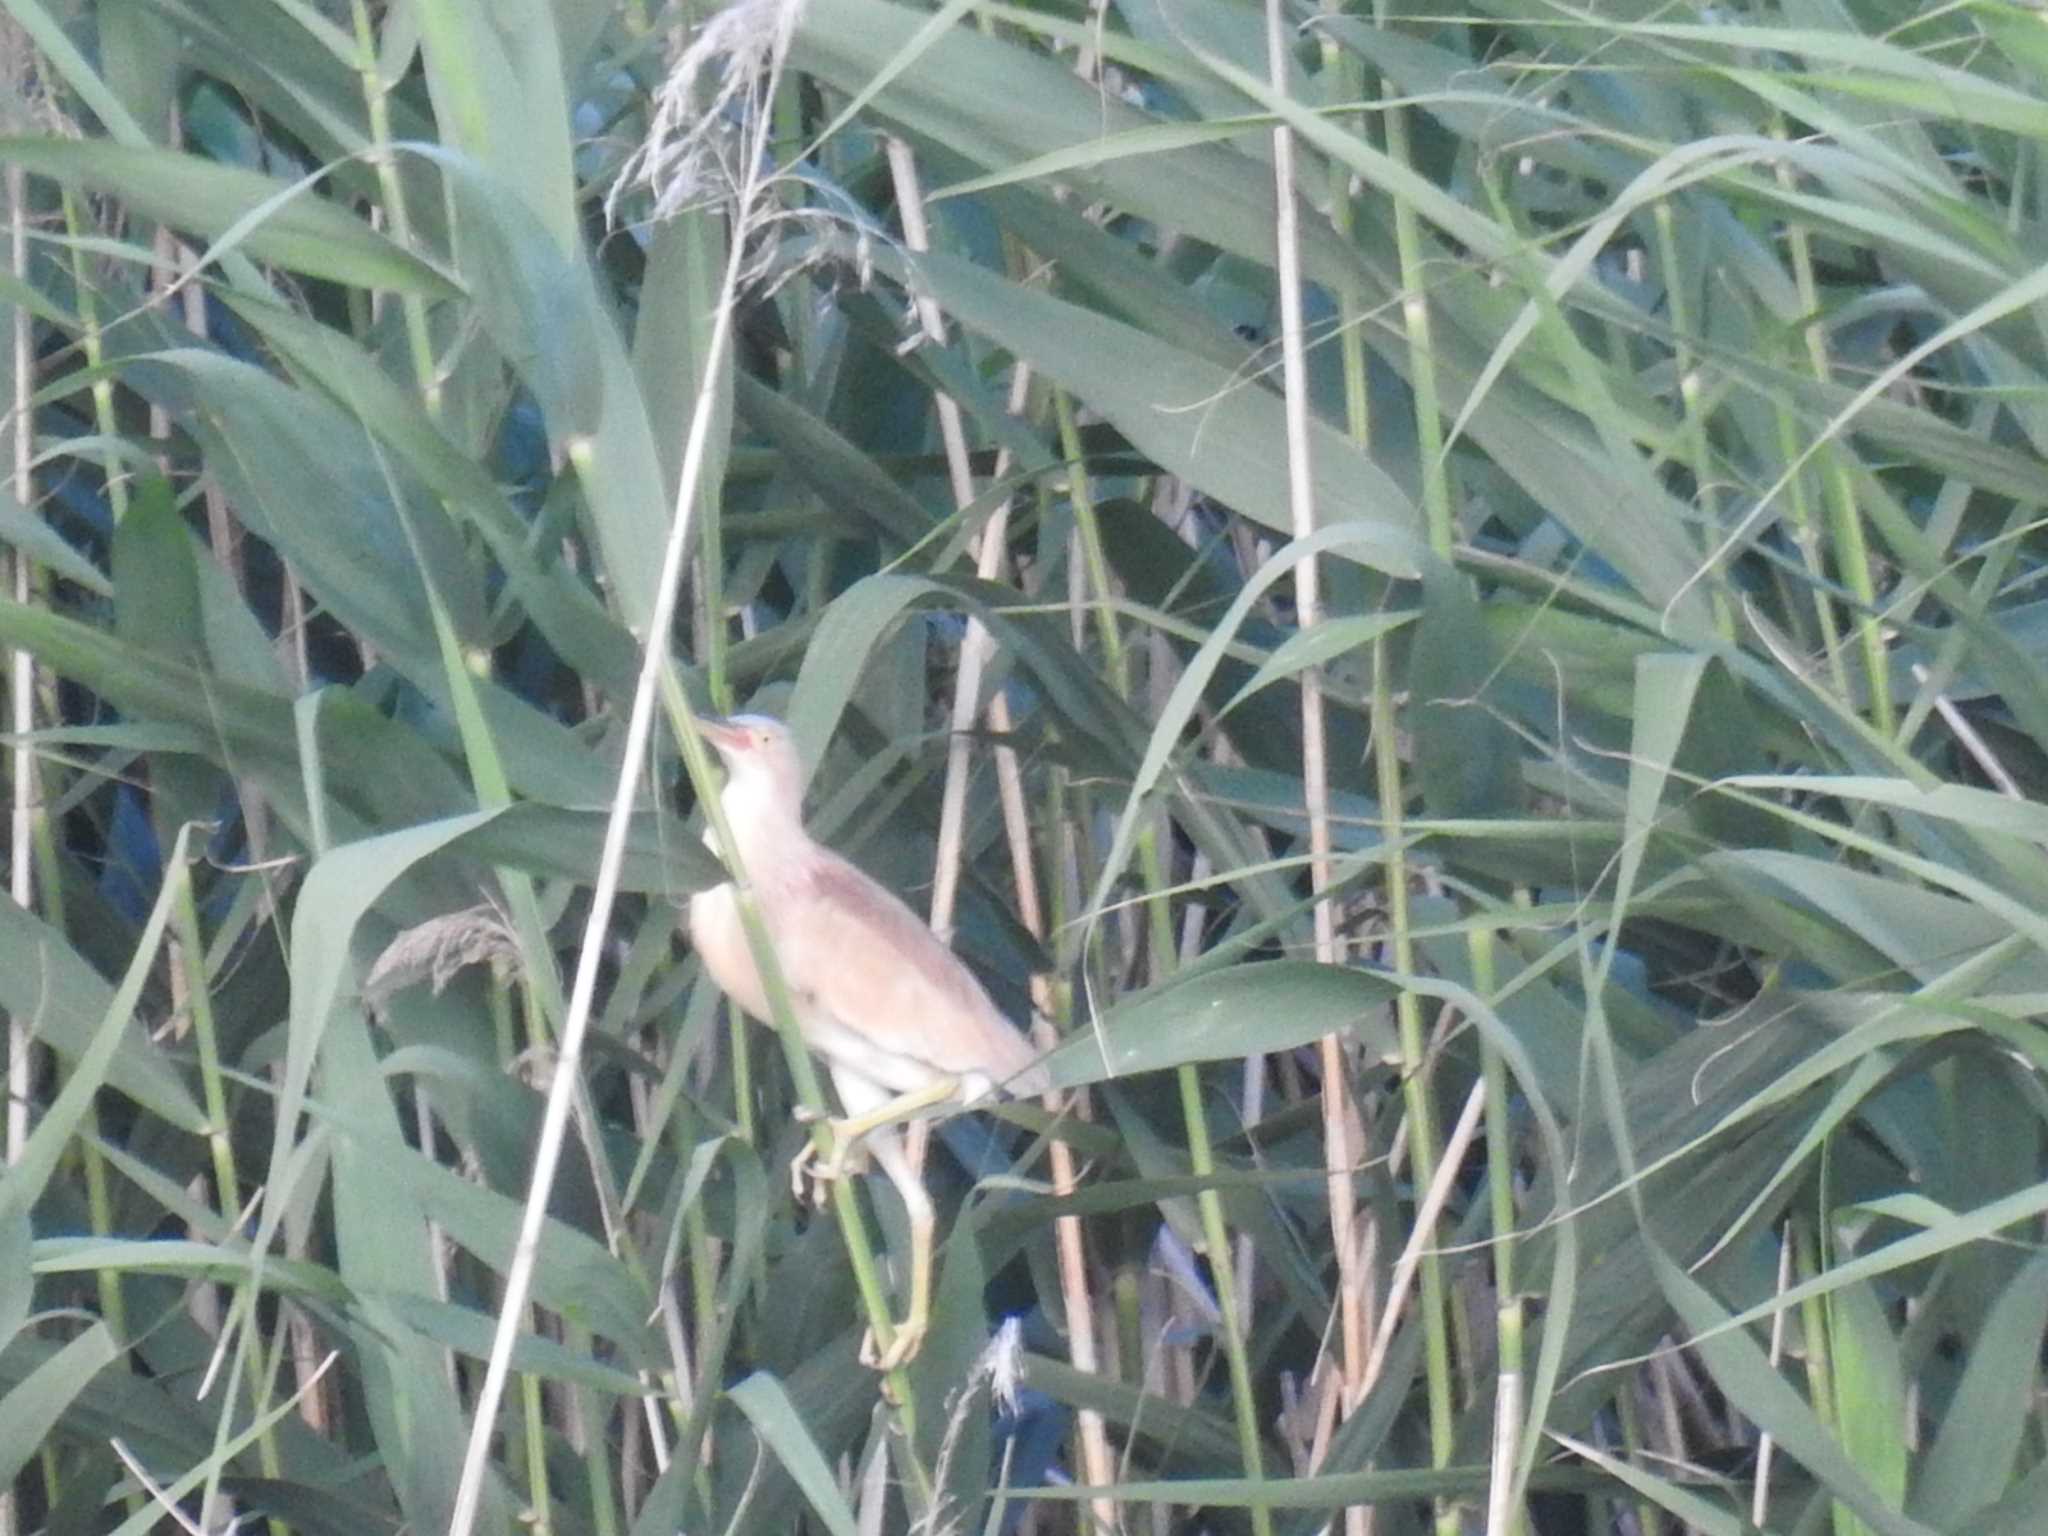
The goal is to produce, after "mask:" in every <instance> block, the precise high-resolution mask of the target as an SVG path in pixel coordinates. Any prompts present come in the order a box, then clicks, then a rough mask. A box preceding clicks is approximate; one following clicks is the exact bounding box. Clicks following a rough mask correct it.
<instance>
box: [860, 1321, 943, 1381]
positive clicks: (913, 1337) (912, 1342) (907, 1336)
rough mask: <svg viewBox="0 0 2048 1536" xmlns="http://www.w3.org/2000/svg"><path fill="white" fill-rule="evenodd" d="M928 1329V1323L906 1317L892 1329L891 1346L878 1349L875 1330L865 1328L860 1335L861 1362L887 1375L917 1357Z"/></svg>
mask: <svg viewBox="0 0 2048 1536" xmlns="http://www.w3.org/2000/svg"><path fill="white" fill-rule="evenodd" d="M928 1331H929V1328H928V1325H927V1324H925V1323H922V1322H917V1321H915V1320H913V1319H911V1318H905V1319H904V1320H903V1321H902V1322H900V1323H898V1324H897V1325H896V1326H895V1328H893V1329H892V1330H890V1338H889V1347H888V1348H887V1349H878V1348H877V1347H876V1346H875V1330H874V1329H873V1328H866V1329H863V1330H862V1331H861V1336H860V1363H861V1364H862V1365H864V1366H867V1367H868V1368H869V1369H870V1370H875V1371H880V1372H882V1373H883V1374H884V1375H887V1374H888V1373H889V1372H891V1371H893V1370H896V1369H898V1368H899V1367H901V1366H905V1365H908V1364H909V1363H910V1362H911V1361H912V1360H914V1359H916V1358H917V1352H918V1351H919V1350H920V1349H922V1348H924V1336H925V1334H926V1332H928Z"/></svg>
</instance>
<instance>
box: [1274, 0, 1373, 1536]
mask: <svg viewBox="0 0 2048 1536" xmlns="http://www.w3.org/2000/svg"><path fill="white" fill-rule="evenodd" d="M1265 11H1266V69H1267V79H1268V80H1269V81H1270V82H1271V84H1272V87H1273V90H1274V92H1275V93H1276V94H1278V95H1281V96H1285V95H1286V94H1287V93H1288V91H1289V89H1290V85H1289V79H1288V75H1289V69H1288V54H1289V45H1290V39H1289V37H1288V32H1287V26H1286V20H1285V17H1284V16H1283V14H1282V10H1281V4H1280V0H1266V7H1265ZM1272 140H1273V194H1274V198H1273V201H1274V247H1275V257H1276V259H1275V275H1276V278H1277V280H1278V288H1279V298H1280V373H1281V387H1282V400H1283V402H1284V405H1285V408H1286V421H1287V501H1288V508H1289V512H1290V514H1291V516H1292V519H1293V531H1294V536H1295V537H1296V538H1297V539H1305V538H1307V537H1309V536H1310V535H1311V534H1313V533H1314V532H1315V531H1316V525H1317V516H1316V503H1315V489H1314V461H1313V459H1312V457H1311V449H1310V446H1309V434H1308V422H1309V414H1308V413H1309V406H1308V357H1307V348H1306V345H1305V343H1304V341H1303V335H1302V330H1303V325H1302V303H1301V249H1300V229H1299V213H1298V211H1297V203H1296V198H1295V190H1294V175H1295V173H1294V134H1293V131H1292V130H1291V129H1289V128H1288V127H1287V125H1286V124H1285V123H1275V124H1274V126H1273V135H1272ZM1340 190H1341V189H1340ZM1338 201H1339V202H1340V203H1341V202H1345V201H1347V199H1345V198H1343V197H1342V196H1340V197H1339V198H1338ZM1350 409H1351V411H1352V412H1353V413H1354V419H1356V417H1355V413H1356V411H1357V410H1358V406H1357V405H1356V404H1354V405H1352V406H1351V407H1350ZM1294 606H1295V614H1296V622H1297V623H1298V624H1299V625H1300V626H1301V629H1302V631H1303V632H1304V633H1306V632H1308V631H1311V630H1313V629H1314V628H1315V626H1316V625H1317V624H1318V623H1319V622H1320V621H1321V619H1322V616H1323V601H1322V579H1321V561H1320V559H1319V557H1317V556H1316V555H1314V554H1310V555H1308V556H1307V557H1306V558H1304V559H1303V560H1301V561H1300V562H1299V563H1298V564H1297V565H1296V566H1295V568H1294ZM1300 687H1301V793H1302V804H1303V809H1304V810H1305V811H1306V813H1307V816H1308V868H1309V890H1310V893H1311V894H1312V895H1313V896H1314V897H1315V906H1314V909H1313V923H1314V929H1315V955H1316V959H1317V960H1318V961H1319V962H1321V963H1322V964H1324V965H1335V964H1337V963H1338V961H1339V959H1340V958H1341V957H1340V955H1339V952H1338V945H1337V909H1336V903H1335V901H1333V900H1332V899H1331V897H1330V895H1329V889H1330V765H1329V745H1328V740H1327V737H1326V735H1325V727H1324V717H1323V679H1322V669H1321V668H1320V667H1318V666H1310V667H1306V668H1304V669H1303V670H1302V673H1301V677H1300ZM1316 1050H1317V1056H1318V1060H1319V1065H1320V1069H1321V1076H1322V1089H1323V1091H1322V1115H1323V1167H1324V1169H1325V1171H1326V1174H1327V1177H1326V1179H1325V1182H1324V1190H1325V1198H1326V1200H1327V1203H1328V1206H1329V1212H1330V1245H1331V1247H1332V1248H1333V1249H1334V1250H1335V1253H1336V1259H1337V1334H1338V1346H1339V1358H1340V1360H1341V1362H1342V1366H1341V1370H1342V1377H1341V1381H1342V1388H1341V1390H1340V1391H1339V1393H1338V1394H1337V1403H1338V1410H1339V1413H1340V1414H1341V1415H1342V1416H1344V1417H1349V1416H1350V1413H1351V1410H1352V1409H1353V1408H1355V1407H1356V1406H1357V1404H1358V1402H1359V1400H1360V1398H1361V1396H1362V1393H1363V1386H1364V1381H1365V1342H1366V1321H1365V1285H1364V1282H1363V1278H1362V1276H1361V1275H1360V1273H1359V1265H1358V1256H1359V1249H1358V1242H1357V1236H1356V1232H1355V1230H1354V1215H1355V1210H1356V1206H1355V1202H1354V1200H1353V1196H1352V1183H1351V1181H1352V1174H1353V1170H1354V1169H1355V1168H1356V1167H1357V1165H1358V1161H1359V1157H1358V1149H1357V1148H1356V1147H1354V1146H1353V1145H1352V1141H1351V1131H1352V1126H1353V1117H1352V1112H1351V1092H1350V1069H1349V1066H1348V1064H1347V1063H1346V1061H1345V1052H1344V1040H1343V1037H1342V1036H1341V1035H1338V1034H1335V1033H1332V1034H1328V1035H1325V1036H1323V1038H1322V1039H1321V1040H1320V1041H1318V1042H1317V1046H1316ZM1344 1522H1345V1528H1346V1530H1347V1531H1350V1532H1352V1533H1353V1536H1362V1533H1363V1532H1364V1530H1365V1528H1366V1524H1367V1511H1366V1509H1365V1508H1364V1507H1363V1506H1359V1505H1353V1506H1351V1507H1349V1508H1347V1509H1346V1510H1345V1512H1344Z"/></svg>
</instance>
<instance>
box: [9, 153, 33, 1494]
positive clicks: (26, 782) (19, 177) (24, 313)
mask: <svg viewBox="0 0 2048 1536" xmlns="http://www.w3.org/2000/svg"><path fill="white" fill-rule="evenodd" d="M7 207H8V213H9V220H8V267H9V270H10V271H12V272H13V274H14V277H15V280H16V281H17V282H20V283H23V284H24V285H25V284H26V283H27V281H28V173H27V172H25V171H24V170H22V168H21V167H20V166H19V165H9V166H8V167H7ZM10 313H11V314H12V316H13V324H12V326H10V327H9V330H10V332H11V340H12V341H13V344H14V359H13V374H14V398H13V400H12V401H11V402H10V406H11V412H10V414H11V417H12V420H13V423H14V431H13V434H12V439H13V448H14V474H13V480H14V499H15V501H16V502H17V503H19V504H20V505H21V506H23V507H33V506H34V505H35V477H34V475H33V473H32V472H31V469H30V466H31V464H33V462H34V460H35V412H34V410H33V409H32V408H31V402H32V401H33V399H34V395H35V332H34V321H33V319H32V317H31V316H30V315H29V312H28V310H27V309H26V308H24V307H23V306H21V305H19V304H16V305H14V306H12V308H11V310H10ZM7 561H8V565H9V566H10V568H11V570H10V574H11V576H12V580H11V581H10V582H9V584H8V585H9V587H10V588H11V589H12V591H13V593H14V600H15V601H16V602H17V603H21V604H24V605H26V604H27V602H28V596H29V572H28V559H27V557H26V556H24V555H22V554H21V553H20V552H19V551H15V552H12V553H10V554H9V555H8V557H7ZM7 671H8V690H7V692H8V706H9V709H8V717H9V720H10V722H11V724H12V725H13V728H14V745H13V746H12V747H10V748H9V749H8V756H9V758H10V759H11V763H10V767H11V770H12V771H11V773H10V775H9V777H10V779H11V781H12V782H11V785H10V789H11V795H10V803H11V807H12V811H11V814H10V816H9V818H8V824H7V848H8V866H7V891H8V894H9V895H10V896H12V897H13V898H14V903H15V905H16V906H18V907H20V908H21V909H22V910H23V911H24V912H32V911H34V910H35V906H34V903H35V883H34V862H33V847H32V842H33V827H34V820H35V801H36V792H35V781H36V759H35V751H34V749H33V748H32V747H31V746H30V745H29V733H30V732H31V731H33V730H34V729H35V723H36V714H35V688H36V664H35V658H34V657H33V656H32V655H30V654H29V653H28V652H27V651H26V650H22V649H16V650H13V651H10V652H9V653H8V668H7ZM29 1048H30V1039H29V1026H28V1021H27V1020H25V1019H23V1018H21V1017H20V1016H19V1015H17V1016H15V1017H13V1018H10V1019H9V1020H8V1021H7V1161H8V1164H9V1165H10V1166H12V1165H13V1164H14V1163H17V1162H19V1161H20V1160H21V1151H22V1148H23V1147H24V1146H25V1145H26V1144H27V1142H28V1131H29V1123H28V1121H29V1086H30V1084H29ZM10 1508H11V1505H10Z"/></svg>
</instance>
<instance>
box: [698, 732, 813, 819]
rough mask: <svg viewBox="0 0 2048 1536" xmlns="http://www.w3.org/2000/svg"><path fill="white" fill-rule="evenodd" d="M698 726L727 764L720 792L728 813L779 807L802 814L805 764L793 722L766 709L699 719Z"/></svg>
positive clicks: (784, 812) (763, 811)
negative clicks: (765, 712)
mask: <svg viewBox="0 0 2048 1536" xmlns="http://www.w3.org/2000/svg"><path fill="white" fill-rule="evenodd" d="M697 729H698V730H699V731H700V732H702V733H703V736H704V739H705V740H706V741H708V742H710V743H711V745H712V746H714V747H716V748H717V749H718V756H719V758H720V760H721V761H723V762H724V764H725V772H726V785H725V793H724V794H723V795H722V796H721V797H720V798H721V799H722V800H723V801H724V803H725V813H726V815H727V816H728V817H731V818H734V819H738V818H739V817H740V816H742V815H762V814H776V813H779V814H782V815H785V816H787V817H788V818H789V819H790V820H792V821H796V820H799V819H800V818H801V816H802V812H803V803H804V765H803V759H802V758H801V757H800V756H799V755H798V754H797V750H796V738H795V737H794V736H792V735H791V734H790V733H789V727H788V726H786V725H784V724H783V723H782V722H781V721H780V720H772V719H770V718H769V717H768V716H766V715H734V716H732V717H731V718H730V719H727V720H713V719H703V720H699V721H698V722H697ZM735 830H738V829H737V828H736V829H735Z"/></svg>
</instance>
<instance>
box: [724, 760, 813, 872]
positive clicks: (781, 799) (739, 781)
mask: <svg viewBox="0 0 2048 1536" xmlns="http://www.w3.org/2000/svg"><path fill="white" fill-rule="evenodd" d="M718 804H719V808H720V809H721V810H723V811H724V812H725V824H726V826H727V828H728V829H730V831H731V832H732V836H733V841H734V842H736V843H737V844H738V845H739V849H738V852H739V856H740V859H741V861H742V862H743V863H744V864H745V865H746V866H747V877H748V878H749V879H750V880H759V879H760V878H761V877H762V875H763V874H764V873H767V872H768V871H769V870H770V869H772V868H773V867H774V866H775V865H776V864H778V863H781V862H783V861H785V860H787V859H788V857H789V856H790V855H791V854H793V853H796V852H798V851H800V850H801V849H802V848H803V847H804V846H806V845H807V844H808V843H809V842H810V834H809V833H807V832H805V831H804V824H803V819H802V815H801V812H800V811H799V810H798V809H797V808H796V807H793V806H791V805H789V804H788V803H787V797H786V796H785V795H783V794H781V793H779V792H778V787H777V786H776V785H773V784H768V783H764V782H762V781H761V780H759V779H752V778H734V779H731V780H728V781H727V783H726V786H725V789H724V790H723V791H722V792H721V793H720V795H719V797H718Z"/></svg>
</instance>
